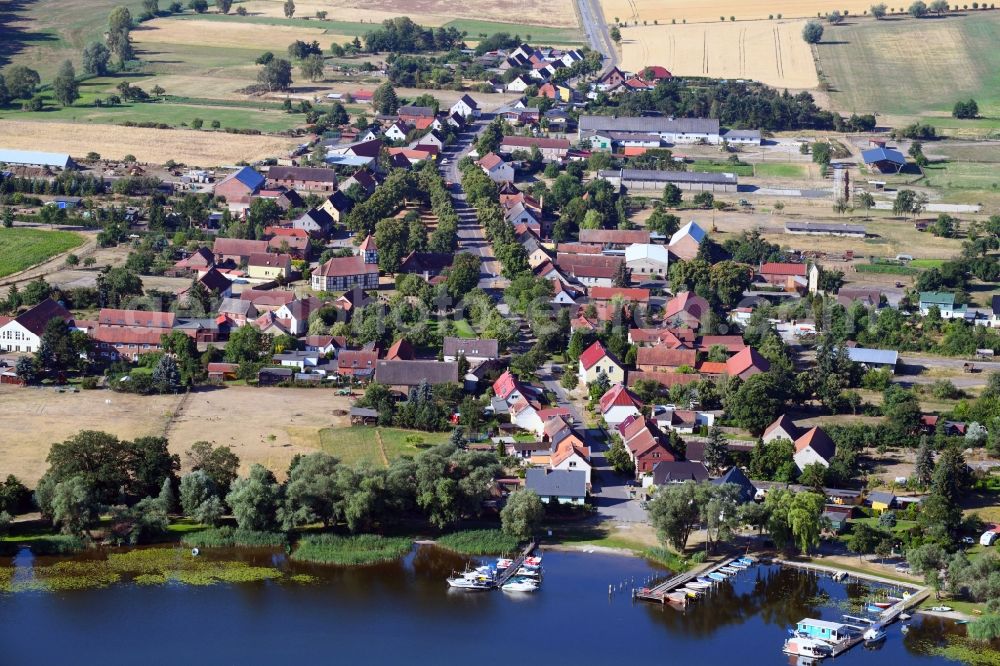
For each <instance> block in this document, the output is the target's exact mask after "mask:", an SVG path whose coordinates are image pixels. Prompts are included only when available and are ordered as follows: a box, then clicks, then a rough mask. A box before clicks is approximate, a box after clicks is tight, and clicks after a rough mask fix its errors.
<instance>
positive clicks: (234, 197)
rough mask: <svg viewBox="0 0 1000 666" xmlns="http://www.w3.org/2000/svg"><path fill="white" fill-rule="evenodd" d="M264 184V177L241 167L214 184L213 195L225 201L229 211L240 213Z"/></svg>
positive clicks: (248, 205)
mask: <svg viewBox="0 0 1000 666" xmlns="http://www.w3.org/2000/svg"><path fill="white" fill-rule="evenodd" d="M265 182H266V179H265V178H264V176H262V175H261V174H259V173H257V172H256V171H254V170H253V169H251V168H250V167H243V168H241V169H239V170H237V171H236V172H234V173H231V174H229V175H228V176H226V177H225V178H223V179H222V180H220V181H219V182H218V183H216V184H215V186H214V188H213V194H214V195H215V196H216V197H221V198H223V199H225V200H226V203H227V204H228V205H229V210H230V211H233V212H242V211H244V210H246V209H247V208H249V207H250V200H251V199H252V198H253V197H254V196H255V195H256V194H257V193H258V192H259V191H260V190H261V188H263V187H264V183H265Z"/></svg>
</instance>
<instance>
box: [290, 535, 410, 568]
mask: <svg viewBox="0 0 1000 666" xmlns="http://www.w3.org/2000/svg"><path fill="white" fill-rule="evenodd" d="M412 547H413V539H410V538H409V537H384V536H380V535H377V534H356V535H353V536H339V535H336V534H310V535H308V536H305V537H303V538H302V539H301V540H300V541H299V543H298V546H297V547H296V548H295V550H294V551H293V552H292V559H293V560H295V561H296V562H312V563H315V564H336V565H340V566H364V565H368V564H379V563H381V562H391V561H393V560H398V559H399V558H401V557H403V556H404V555H406V554H407V553H408V552H409V551H410V549H411V548H412Z"/></svg>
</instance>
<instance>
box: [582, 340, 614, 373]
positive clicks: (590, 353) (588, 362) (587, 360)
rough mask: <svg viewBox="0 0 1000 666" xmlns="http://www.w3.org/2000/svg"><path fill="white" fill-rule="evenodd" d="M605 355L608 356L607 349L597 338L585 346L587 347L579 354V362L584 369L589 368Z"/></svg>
mask: <svg viewBox="0 0 1000 666" xmlns="http://www.w3.org/2000/svg"><path fill="white" fill-rule="evenodd" d="M605 356H609V354H608V351H607V350H606V349H605V348H604V345H602V344H601V341H600V340H598V341H597V342H595V343H594V344H592V345H590V346H589V347H587V349H586V350H584V352H583V353H582V354H580V363H582V364H583V369H584V370H589V369H590V368H592V367H594V364H595V363H597V362H598V361H600V360H601V359H602V358H604V357H605ZM609 357H610V356H609Z"/></svg>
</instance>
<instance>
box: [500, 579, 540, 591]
mask: <svg viewBox="0 0 1000 666" xmlns="http://www.w3.org/2000/svg"><path fill="white" fill-rule="evenodd" d="M500 589H502V590H503V591H504V592H534V591H535V590H537V589H538V583H537V582H535V581H533V580H528V579H526V578H513V579H511V580H510V581H508V582H506V583H504V584H503V586H501V588H500Z"/></svg>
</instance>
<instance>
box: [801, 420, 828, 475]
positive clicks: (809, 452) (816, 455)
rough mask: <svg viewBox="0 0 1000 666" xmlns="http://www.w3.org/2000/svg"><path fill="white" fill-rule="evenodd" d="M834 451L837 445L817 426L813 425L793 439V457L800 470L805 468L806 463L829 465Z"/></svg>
mask: <svg viewBox="0 0 1000 666" xmlns="http://www.w3.org/2000/svg"><path fill="white" fill-rule="evenodd" d="M836 452H837V445H836V444H834V442H833V440H832V439H830V436H829V435H827V434H826V433H825V432H823V430H821V429H820V428H819V427H813V428H811V429H809V430H808V431H806V433H805V434H804V435H802V436H801V437H799V438H798V439H796V440H795V455H794V456H793V459H794V460H795V465H796V467H798V468H799V470H800V471H801V470H803V469H805V468H806V465H812V464H815V463H819V464H820V465H822V466H823V467H829V466H830V459H831V458H833V455H834V454H835V453H836Z"/></svg>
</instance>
